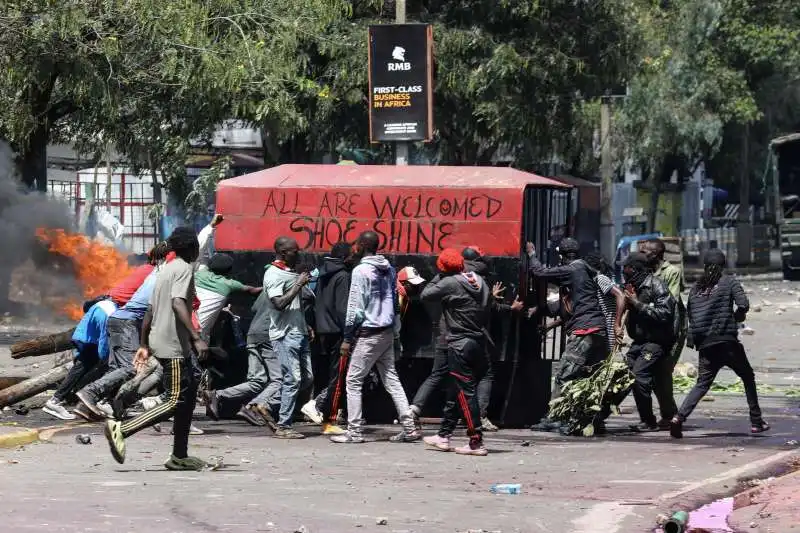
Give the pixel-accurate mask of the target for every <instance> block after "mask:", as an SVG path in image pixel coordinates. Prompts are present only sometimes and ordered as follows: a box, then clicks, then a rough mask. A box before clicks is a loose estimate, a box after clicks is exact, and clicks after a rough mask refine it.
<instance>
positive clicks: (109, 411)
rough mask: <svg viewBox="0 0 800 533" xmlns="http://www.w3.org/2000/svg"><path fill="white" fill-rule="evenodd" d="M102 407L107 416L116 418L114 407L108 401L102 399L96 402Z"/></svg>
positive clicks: (98, 406) (99, 407)
mask: <svg viewBox="0 0 800 533" xmlns="http://www.w3.org/2000/svg"><path fill="white" fill-rule="evenodd" d="M95 405H96V406H97V408H98V409H100V410H101V411H102V412H103V414H104V415H106V418H114V408H113V407H111V406H110V405H109V404H108V402H107V401H105V400H101V401H99V402H97V403H96V404H95Z"/></svg>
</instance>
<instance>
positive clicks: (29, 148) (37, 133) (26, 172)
mask: <svg viewBox="0 0 800 533" xmlns="http://www.w3.org/2000/svg"><path fill="white" fill-rule="evenodd" d="M49 136H50V131H49V127H48V125H47V124H38V125H37V126H36V129H34V130H33V131H32V132H31V134H30V136H29V137H28V140H27V143H25V144H24V145H23V149H22V151H21V153H20V156H19V170H20V175H21V176H22V183H24V184H25V185H26V186H27V187H28V188H29V189H32V190H38V191H42V192H47V139H48V137H49Z"/></svg>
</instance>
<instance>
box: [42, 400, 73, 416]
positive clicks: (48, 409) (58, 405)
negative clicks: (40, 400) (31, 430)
mask: <svg viewBox="0 0 800 533" xmlns="http://www.w3.org/2000/svg"><path fill="white" fill-rule="evenodd" d="M42 411H44V412H45V413H47V414H48V415H50V416H54V417H56V418H58V419H60V420H75V418H76V416H75V415H74V414H72V413H70V412H69V411H67V408H66V407H64V404H63V403H62V402H59V401H58V400H56V399H55V398H50V399H49V400H47V403H46V404H44V407H42Z"/></svg>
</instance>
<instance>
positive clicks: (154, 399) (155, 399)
mask: <svg viewBox="0 0 800 533" xmlns="http://www.w3.org/2000/svg"><path fill="white" fill-rule="evenodd" d="M162 403H164V401H163V400H162V399H161V395H158V396H147V397H145V398H142V399H141V400H139V404H140V405H141V406H142V409H144V410H145V411H149V410H150V409H152V408H153V407H156V406H158V405H161V404H162Z"/></svg>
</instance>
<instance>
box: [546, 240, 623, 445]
mask: <svg viewBox="0 0 800 533" xmlns="http://www.w3.org/2000/svg"><path fill="white" fill-rule="evenodd" d="M556 250H557V251H558V254H559V257H560V258H561V266H557V267H553V268H545V267H544V266H542V264H541V263H540V262H539V261H538V260H537V259H536V256H531V257H530V261H531V268H530V271H531V274H533V275H534V276H535V277H536V278H538V279H543V280H546V281H547V282H549V283H553V284H557V285H558V286H559V287H560V288H561V290H562V293H566V295H568V297H569V298H568V300H567V301H568V302H569V306H568V307H571V308H567V309H564V310H563V311H564V315H565V316H566V319H565V321H564V327H565V328H566V330H567V344H566V347H565V349H564V353H563V354H562V355H561V367H560V368H559V370H558V373H557V374H556V378H555V384H554V386H553V392H552V395H551V397H552V398H557V397H558V396H560V395H561V388H562V387H563V386H564V385H565V384H566V383H568V382H570V381H574V380H576V379H581V378H586V377H589V376H590V375H591V374H592V373H593V372H594V370H595V368H596V367H597V365H599V364H600V363H601V362H602V361H603V360H604V359H605V358H606V356H607V355H608V339H607V338H606V319H605V315H604V314H603V309H602V308H601V307H600V300H599V298H598V297H597V282H596V281H595V278H596V277H597V271H595V270H594V269H593V268H591V267H590V266H589V265H588V264H587V263H586V262H585V261H583V260H582V259H580V258H579V257H578V252H579V250H580V245H579V244H578V241H576V240H575V239H572V238H570V237H566V238H564V239H562V240H561V242H560V243H559V245H558V248H556ZM563 301H564V300H562V302H563ZM558 427H560V424H557V423H554V422H552V421H550V420H549V419H545V420H542V421H541V422H539V423H538V424H536V425H535V426H534V427H533V429H536V430H544V431H551V430H554V429H557V428H558Z"/></svg>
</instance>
